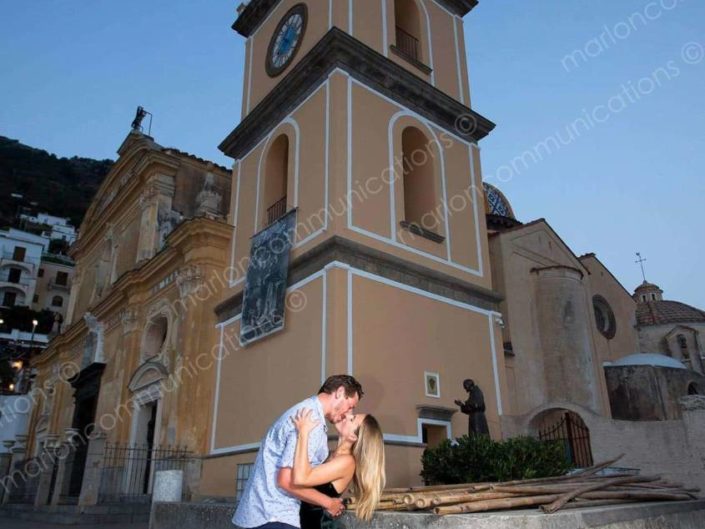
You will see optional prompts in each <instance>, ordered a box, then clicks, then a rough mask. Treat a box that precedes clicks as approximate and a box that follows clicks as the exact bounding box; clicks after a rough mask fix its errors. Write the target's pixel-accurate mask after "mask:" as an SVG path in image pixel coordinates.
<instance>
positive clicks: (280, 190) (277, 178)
mask: <svg viewBox="0 0 705 529" xmlns="http://www.w3.org/2000/svg"><path fill="white" fill-rule="evenodd" d="M288 172H289V138H288V136H287V135H286V134H282V135H281V136H279V137H277V139H275V140H274V141H273V142H272V145H271V147H270V148H269V152H268V153H267V161H266V166H265V177H264V207H265V212H266V217H265V221H266V224H267V226H268V225H270V224H271V223H272V222H274V221H275V220H277V219H278V218H279V217H281V216H283V215H284V214H285V213H286V198H287V197H286V189H287V182H288V179H289V178H288V177H289V175H288Z"/></svg>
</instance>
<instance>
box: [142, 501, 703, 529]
mask: <svg viewBox="0 0 705 529" xmlns="http://www.w3.org/2000/svg"><path fill="white" fill-rule="evenodd" d="M232 512H233V507H232V505H229V504H203V503H201V504H193V503H155V504H154V505H153V507H152V516H151V520H150V525H149V527H150V529H192V528H194V527H198V528H201V529H232V528H233V527H234V526H233V525H232V523H231V522H230V518H231V517H232ZM340 525H341V527H342V529H426V528H430V527H432V528H434V529H517V528H522V529H585V528H587V527H590V528H591V529H675V528H678V529H702V528H703V527H705V501H702V500H699V501H688V502H670V503H652V504H643V503H642V504H637V505H612V506H606V507H599V508H592V509H573V510H564V511H558V512H557V513H555V514H543V513H541V511H539V510H538V509H530V510H520V511H504V512H492V513H480V514H451V515H447V516H437V515H435V514H428V513H408V512H406V513H394V512H382V513H377V514H376V515H375V516H374V518H373V519H372V521H370V522H360V521H359V520H357V518H355V517H354V516H352V515H351V514H344V515H343V517H342V518H341V524H340Z"/></svg>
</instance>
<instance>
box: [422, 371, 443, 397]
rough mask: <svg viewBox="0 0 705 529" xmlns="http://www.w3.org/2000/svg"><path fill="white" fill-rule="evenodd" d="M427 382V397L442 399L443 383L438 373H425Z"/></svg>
mask: <svg viewBox="0 0 705 529" xmlns="http://www.w3.org/2000/svg"><path fill="white" fill-rule="evenodd" d="M424 377H425V380H426V396H427V397H435V398H440V396H441V383H440V380H439V379H440V377H439V375H438V373H429V372H428V371H426V372H425V373H424Z"/></svg>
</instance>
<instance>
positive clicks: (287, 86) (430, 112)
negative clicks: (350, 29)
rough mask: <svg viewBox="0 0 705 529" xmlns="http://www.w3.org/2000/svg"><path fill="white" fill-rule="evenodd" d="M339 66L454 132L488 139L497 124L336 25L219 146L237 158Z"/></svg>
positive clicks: (475, 138) (478, 138)
mask: <svg viewBox="0 0 705 529" xmlns="http://www.w3.org/2000/svg"><path fill="white" fill-rule="evenodd" d="M336 68H340V69H342V70H344V71H346V72H347V73H348V74H350V75H351V76H352V77H353V78H355V79H357V80H358V81H360V82H361V83H364V84H365V85H366V86H369V87H371V88H373V89H375V90H377V91H379V92H381V93H382V94H384V95H385V96H387V97H389V98H390V99H393V100H395V101H397V102H398V103H399V104H400V105H403V106H405V107H408V108H410V109H412V110H414V111H416V112H417V113H419V114H421V115H422V116H424V117H426V118H428V119H429V120H430V121H432V122H433V123H435V124H436V125H438V126H439V127H441V128H443V129H445V130H447V131H449V132H451V133H453V134H456V135H464V136H465V137H466V138H467V139H468V140H469V141H477V140H480V139H482V138H484V137H485V136H487V134H489V132H490V131H491V130H492V129H493V128H494V127H495V124H494V123H492V122H491V121H490V120H488V119H487V118H485V117H483V116H481V115H480V114H478V113H476V112H475V111H473V110H471V109H470V108H468V107H466V106H465V105H463V104H462V103H460V102H458V101H456V100H455V99H453V98H452V97H450V96H449V95H448V94H446V93H445V92H442V91H441V90H438V89H437V88H435V87H434V86H431V85H430V84H428V83H427V82H426V81H424V80H422V79H421V78H419V77H417V76H416V75H414V74H413V73H411V72H410V71H408V70H406V69H405V68H404V67H402V66H400V65H398V64H397V63H395V62H394V61H392V60H390V59H388V58H387V57H385V56H383V55H382V54H380V53H378V52H376V51H375V50H373V49H372V48H370V47H368V46H366V45H364V44H363V43H361V42H360V41H358V40H356V39H354V38H353V37H351V36H350V35H348V34H347V33H345V32H344V31H341V30H340V29H338V28H336V27H334V28H332V29H331V30H330V31H328V33H326V34H325V36H324V37H323V38H322V39H321V40H320V41H319V42H318V43H317V44H316V45H315V46H314V47H313V49H311V51H309V52H308V53H307V54H306V56H305V57H304V58H303V59H301V61H299V63H298V64H296V66H294V67H293V69H292V70H291V71H290V72H289V73H288V74H287V75H286V76H285V77H284V79H282V80H281V81H280V82H279V84H277V86H276V87H274V89H273V90H272V91H271V92H269V94H267V96H266V97H265V98H264V99H263V100H262V101H261V102H260V103H259V104H258V105H257V106H256V107H255V108H254V109H253V110H252V111H251V112H250V113H249V114H248V115H247V116H245V118H244V119H243V120H242V121H241V122H240V124H239V125H238V126H237V128H236V129H235V130H233V131H232V132H231V133H230V134H229V135H228V137H227V138H225V140H223V142H222V143H221V144H220V146H219V148H220V150H221V151H223V152H224V153H225V154H226V155H228V156H230V157H232V158H234V159H239V158H240V157H241V156H242V155H243V154H245V153H246V152H248V151H249V150H250V149H251V148H253V147H254V146H255V145H256V144H257V143H258V142H259V141H260V140H261V139H262V138H263V137H264V136H265V135H266V134H267V133H268V132H269V131H270V130H271V129H272V128H274V127H275V126H276V125H277V124H278V123H280V122H281V121H282V120H283V119H285V118H286V116H287V115H288V114H289V113H290V112H291V111H292V110H293V109H294V108H295V107H296V106H297V105H298V104H299V103H301V102H302V101H303V100H304V99H305V98H306V97H307V96H308V95H309V94H311V93H312V92H313V91H314V90H315V89H316V88H318V86H320V84H321V83H323V82H324V81H325V80H326V79H327V78H328V75H329V74H330V73H331V72H332V71H333V70H335V69H336ZM461 117H463V124H464V129H465V128H468V127H467V124H468V123H472V124H473V126H472V127H470V128H471V129H472V130H470V131H468V132H466V130H463V131H462V134H461V133H460V132H459V131H458V130H457V123H458V120H459V118H461Z"/></svg>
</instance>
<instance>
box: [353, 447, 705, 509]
mask: <svg viewBox="0 0 705 529" xmlns="http://www.w3.org/2000/svg"><path fill="white" fill-rule="evenodd" d="M621 457H622V456H620V457H619V458H616V459H613V460H612V461H607V462H605V463H602V464H600V465H596V466H594V467H591V468H588V469H585V470H582V471H580V472H576V473H574V474H570V475H565V476H559V477H553V478H541V479H527V480H518V481H508V482H504V483H464V484H461V485H435V486H427V487H410V488H397V489H387V490H385V491H384V493H383V494H382V498H381V501H380V504H379V506H378V508H377V509H378V510H379V511H431V512H434V513H436V514H461V513H472V512H485V511H501V510H508V509H517V508H527V507H535V506H539V507H540V508H541V510H542V511H543V512H545V513H554V512H556V511H558V510H559V509H571V508H581V507H597V506H603V505H613V504H620V503H629V502H645V501H684V500H691V499H695V498H697V496H696V493H697V492H699V489H691V488H686V487H685V486H684V485H682V484H679V483H672V482H670V481H668V480H664V479H662V478H661V476H641V475H633V474H611V475H599V474H598V473H599V472H600V471H601V470H604V469H605V468H607V467H609V466H611V465H613V464H614V463H615V462H617V461H618V460H619V459H620V458H621ZM348 509H349V510H354V509H355V502H354V500H351V501H350V503H349V504H348Z"/></svg>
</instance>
